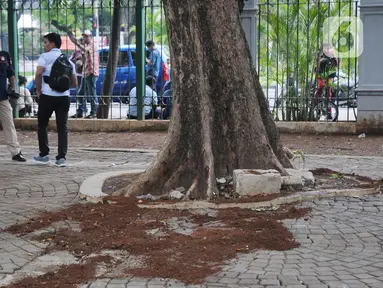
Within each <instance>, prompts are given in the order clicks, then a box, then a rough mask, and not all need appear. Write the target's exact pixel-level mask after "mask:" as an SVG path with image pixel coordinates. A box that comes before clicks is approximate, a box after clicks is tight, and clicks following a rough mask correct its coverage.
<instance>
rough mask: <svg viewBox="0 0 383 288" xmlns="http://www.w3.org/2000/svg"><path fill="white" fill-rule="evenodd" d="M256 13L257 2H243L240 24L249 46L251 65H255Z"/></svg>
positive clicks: (251, 0) (252, 0)
mask: <svg viewBox="0 0 383 288" xmlns="http://www.w3.org/2000/svg"><path fill="white" fill-rule="evenodd" d="M257 12H258V0H245V7H244V9H243V12H242V14H241V23H242V27H243V30H244V31H245V35H246V40H247V43H248V44H249V48H250V52H251V57H252V58H253V64H254V66H256V63H257V34H258V31H257Z"/></svg>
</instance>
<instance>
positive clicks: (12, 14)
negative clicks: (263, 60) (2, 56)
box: [8, 0, 19, 118]
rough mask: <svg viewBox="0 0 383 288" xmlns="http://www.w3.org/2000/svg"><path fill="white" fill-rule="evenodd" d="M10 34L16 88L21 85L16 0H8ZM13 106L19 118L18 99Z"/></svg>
mask: <svg viewBox="0 0 383 288" xmlns="http://www.w3.org/2000/svg"><path fill="white" fill-rule="evenodd" d="M8 35H9V40H8V42H9V54H10V55H11V58H12V64H13V69H14V70H15V78H16V79H15V82H16V90H18V88H17V87H18V85H19V81H18V79H19V77H18V76H19V51H18V46H17V38H18V36H17V35H18V33H17V18H16V7H15V1H14V0H8ZM11 104H12V108H13V118H19V109H18V105H17V101H11Z"/></svg>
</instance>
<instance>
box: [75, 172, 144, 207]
mask: <svg viewBox="0 0 383 288" xmlns="http://www.w3.org/2000/svg"><path fill="white" fill-rule="evenodd" d="M142 172H145V169H129V170H120V171H110V172H104V173H99V174H96V175H93V176H90V177H88V178H86V179H85V180H84V182H82V184H81V186H80V191H79V194H78V195H79V197H80V199H85V200H87V201H89V202H92V203H98V202H102V198H103V197H105V196H109V195H108V194H105V193H103V192H102V186H103V185H104V182H105V180H106V179H108V178H111V177H116V176H120V175H124V174H134V173H142Z"/></svg>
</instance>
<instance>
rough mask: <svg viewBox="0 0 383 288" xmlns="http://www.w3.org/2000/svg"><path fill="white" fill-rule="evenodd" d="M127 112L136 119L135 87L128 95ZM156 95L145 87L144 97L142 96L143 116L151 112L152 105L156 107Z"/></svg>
mask: <svg viewBox="0 0 383 288" xmlns="http://www.w3.org/2000/svg"><path fill="white" fill-rule="evenodd" d="M129 98H130V102H129V110H128V113H127V114H128V115H130V116H135V117H137V87H134V88H133V89H132V90H130V93H129ZM157 104H158V99H157V93H156V92H155V91H154V90H153V89H152V88H150V87H149V86H148V85H145V96H144V103H143V106H144V112H145V115H148V114H149V113H150V112H151V111H152V105H157Z"/></svg>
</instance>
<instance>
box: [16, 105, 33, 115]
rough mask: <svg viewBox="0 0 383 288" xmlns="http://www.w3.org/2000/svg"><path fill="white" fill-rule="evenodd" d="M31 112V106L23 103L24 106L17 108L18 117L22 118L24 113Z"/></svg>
mask: <svg viewBox="0 0 383 288" xmlns="http://www.w3.org/2000/svg"><path fill="white" fill-rule="evenodd" d="M31 113H32V106H30V105H25V108H23V109H20V110H19V117H20V118H24V117H25V115H26V114H31Z"/></svg>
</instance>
